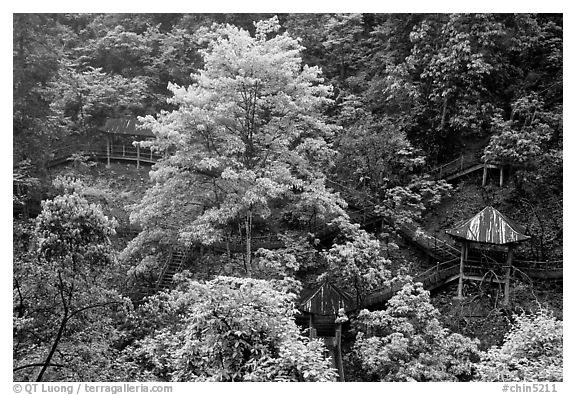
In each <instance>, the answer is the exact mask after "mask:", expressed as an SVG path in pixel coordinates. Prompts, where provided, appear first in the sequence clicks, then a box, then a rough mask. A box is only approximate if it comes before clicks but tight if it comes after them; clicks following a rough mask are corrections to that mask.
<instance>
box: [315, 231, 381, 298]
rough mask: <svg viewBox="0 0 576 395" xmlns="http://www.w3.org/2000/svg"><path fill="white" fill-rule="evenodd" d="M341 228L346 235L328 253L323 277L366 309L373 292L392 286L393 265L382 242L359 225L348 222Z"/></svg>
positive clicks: (340, 237)
mask: <svg viewBox="0 0 576 395" xmlns="http://www.w3.org/2000/svg"><path fill="white" fill-rule="evenodd" d="M340 229H341V231H342V235H341V236H339V238H338V239H337V241H336V242H335V243H334V245H333V246H332V247H331V248H330V249H329V250H328V251H326V252H325V253H324V258H325V259H326V261H327V271H326V272H325V273H324V274H322V275H321V277H322V278H324V277H328V278H330V279H331V280H332V281H334V282H335V283H336V284H338V285H339V286H341V287H342V288H343V289H344V290H346V291H347V292H349V293H350V294H351V295H354V296H355V297H356V304H357V305H358V306H362V304H363V302H364V298H365V297H366V296H367V295H368V294H370V292H371V291H373V290H374V289H376V288H379V287H383V286H385V285H387V284H389V282H390V279H391V273H390V270H389V268H390V264H391V262H390V261H389V260H388V259H386V258H384V257H383V256H382V252H383V248H382V246H381V243H380V241H379V240H378V239H376V238H374V237H373V236H372V235H370V234H369V233H368V232H366V231H365V230H363V229H360V226H359V225H358V224H348V223H344V224H341V225H340Z"/></svg>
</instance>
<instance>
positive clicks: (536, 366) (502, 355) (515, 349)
mask: <svg viewBox="0 0 576 395" xmlns="http://www.w3.org/2000/svg"><path fill="white" fill-rule="evenodd" d="M562 328H563V325H562V321H559V320H558V319H556V318H555V317H554V316H553V315H552V313H551V312H550V311H547V310H540V311H538V312H537V313H535V314H528V313H522V314H515V315H514V316H513V323H512V327H511V329H510V331H509V332H508V334H507V335H506V336H505V338H504V344H502V346H501V347H497V346H494V347H492V348H491V349H490V350H488V351H487V352H484V353H482V361H481V362H480V363H478V364H477V365H476V370H477V372H478V376H479V380H481V381H562V378H563V375H562V368H563V359H562V341H563V330H562Z"/></svg>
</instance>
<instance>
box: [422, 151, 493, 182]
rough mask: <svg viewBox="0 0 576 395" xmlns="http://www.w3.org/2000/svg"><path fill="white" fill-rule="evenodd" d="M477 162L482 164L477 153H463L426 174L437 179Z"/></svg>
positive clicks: (461, 170)
mask: <svg viewBox="0 0 576 395" xmlns="http://www.w3.org/2000/svg"><path fill="white" fill-rule="evenodd" d="M479 164H483V162H482V161H481V159H480V154H479V153H471V154H465V155H461V156H460V157H459V158H456V159H454V160H453V161H450V162H448V163H445V164H443V165H441V166H438V167H435V168H433V169H432V170H430V171H428V172H427V173H426V174H427V175H429V176H430V178H432V179H434V180H439V179H442V178H446V177H448V176H451V175H453V174H457V173H461V172H463V171H464V170H466V169H468V168H471V167H473V166H476V165H479Z"/></svg>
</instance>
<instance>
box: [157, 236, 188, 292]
mask: <svg viewBox="0 0 576 395" xmlns="http://www.w3.org/2000/svg"><path fill="white" fill-rule="evenodd" d="M190 251H191V246H186V247H182V246H173V247H172V249H171V251H170V255H169V256H168V259H167V260H166V263H165V264H164V268H163V269H162V273H161V274H160V277H158V281H157V282H156V291H159V290H162V289H168V288H170V287H171V286H172V284H173V283H172V279H173V277H174V275H175V274H176V273H179V272H180V271H182V269H183V268H184V264H185V263H186V261H187V260H188V257H189V256H190Z"/></svg>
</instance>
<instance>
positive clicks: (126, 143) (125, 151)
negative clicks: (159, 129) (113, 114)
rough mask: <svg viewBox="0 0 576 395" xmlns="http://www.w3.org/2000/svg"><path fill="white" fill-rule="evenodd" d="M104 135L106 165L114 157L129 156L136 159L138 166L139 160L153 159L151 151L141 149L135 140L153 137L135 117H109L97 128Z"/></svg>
mask: <svg viewBox="0 0 576 395" xmlns="http://www.w3.org/2000/svg"><path fill="white" fill-rule="evenodd" d="M99 130H100V131H101V132H102V133H104V134H105V135H106V159H107V162H106V163H107V166H108V167H109V166H110V160H111V159H113V158H116V157H119V158H123V157H124V158H125V157H130V158H133V159H135V160H136V167H138V168H139V167H140V162H141V161H146V160H153V159H154V158H153V156H154V155H153V153H152V151H150V150H148V149H142V148H140V147H139V146H138V145H136V146H134V145H133V144H132V143H133V142H135V141H142V140H148V139H152V138H154V134H153V133H152V130H151V129H149V128H145V127H143V126H142V122H140V121H139V120H138V119H137V118H109V119H107V120H106V123H105V124H104V126H103V127H102V128H100V129H99Z"/></svg>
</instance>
